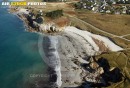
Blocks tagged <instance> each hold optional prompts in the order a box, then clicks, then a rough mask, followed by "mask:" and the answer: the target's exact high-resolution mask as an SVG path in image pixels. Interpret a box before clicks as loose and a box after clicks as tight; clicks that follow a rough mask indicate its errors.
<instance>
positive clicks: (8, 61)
mask: <svg viewBox="0 0 130 88" xmlns="http://www.w3.org/2000/svg"><path fill="white" fill-rule="evenodd" d="M38 37H39V35H38V34H36V33H28V32H26V31H25V27H24V24H23V22H22V21H21V20H20V19H19V18H18V17H16V16H15V15H13V14H9V13H8V11H7V9H5V8H0V88H26V87H25V84H26V83H28V82H31V81H33V80H34V79H35V78H31V77H30V75H31V74H43V73H44V72H45V68H46V65H45V63H44V62H43V60H42V58H41V56H40V54H39V52H38V45H37V44H38Z"/></svg>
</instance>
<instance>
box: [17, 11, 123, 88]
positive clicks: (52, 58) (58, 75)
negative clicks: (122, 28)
mask: <svg viewBox="0 0 130 88" xmlns="http://www.w3.org/2000/svg"><path fill="white" fill-rule="evenodd" d="M39 12H42V11H39ZM16 14H17V15H18V16H19V17H20V18H21V19H22V20H23V21H24V22H25V25H26V26H27V31H29V32H37V33H39V34H40V39H39V48H40V50H39V51H40V55H41V56H42V58H43V60H44V61H45V62H46V64H48V66H49V67H50V68H51V69H52V70H53V72H54V73H50V74H54V76H55V77H54V78H55V81H53V83H52V85H55V87H59V88H64V87H65V88H69V87H73V88H78V87H80V88H91V87H96V86H108V85H109V82H113V83H116V82H120V81H121V80H122V74H121V72H120V70H119V69H118V68H116V67H115V68H113V69H110V65H109V63H108V61H107V60H106V59H105V58H100V59H98V60H97V59H95V58H94V56H96V55H100V54H101V53H107V52H108V51H113V52H116V51H121V50H123V48H121V47H120V46H118V45H116V44H115V43H113V42H112V41H111V40H109V39H108V38H107V37H104V36H101V35H96V34H92V33H90V32H88V31H85V30H81V29H78V28H76V27H74V26H71V25H70V23H71V20H69V19H68V18H67V17H62V16H61V17H60V18H57V19H54V20H51V19H48V18H41V17H38V19H39V20H36V19H35V18H34V19H33V20H32V18H33V16H32V14H30V13H29V10H28V9H19V10H18V11H17V12H16ZM30 16H31V19H30ZM44 41H46V42H44ZM106 76H107V77H106ZM114 76H115V77H114ZM107 78H110V79H107ZM50 81H51V79H50ZM52 85H48V86H46V87H50V88H55V87H54V86H53V87H51V86H52ZM40 88H42V87H40Z"/></svg>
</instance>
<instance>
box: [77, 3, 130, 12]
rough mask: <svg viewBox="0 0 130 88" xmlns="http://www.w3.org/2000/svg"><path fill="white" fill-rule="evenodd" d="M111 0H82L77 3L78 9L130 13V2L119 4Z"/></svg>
mask: <svg viewBox="0 0 130 88" xmlns="http://www.w3.org/2000/svg"><path fill="white" fill-rule="evenodd" d="M121 1H122V2H123V3H124V2H127V0H117V2H121ZM117 2H115V1H109V0H100V2H99V1H97V0H81V1H80V2H78V4H77V3H76V7H77V8H78V9H88V10H92V11H94V12H100V13H109V14H130V4H117Z"/></svg>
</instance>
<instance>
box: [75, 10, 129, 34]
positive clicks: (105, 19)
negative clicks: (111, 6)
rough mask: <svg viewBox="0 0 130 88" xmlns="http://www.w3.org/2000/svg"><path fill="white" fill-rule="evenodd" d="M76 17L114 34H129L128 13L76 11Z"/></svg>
mask: <svg viewBox="0 0 130 88" xmlns="http://www.w3.org/2000/svg"><path fill="white" fill-rule="evenodd" d="M77 12H78V14H77V17H78V18H80V19H82V20H84V21H86V22H88V23H90V24H92V25H94V26H96V27H97V28H100V29H101V30H104V31H106V32H109V33H112V34H115V35H119V36H121V35H125V34H130V15H110V14H101V13H92V12H87V11H82V10H81V11H77Z"/></svg>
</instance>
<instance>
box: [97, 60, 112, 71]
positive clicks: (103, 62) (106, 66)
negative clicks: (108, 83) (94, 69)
mask: <svg viewBox="0 0 130 88" xmlns="http://www.w3.org/2000/svg"><path fill="white" fill-rule="evenodd" d="M97 63H98V64H99V66H100V67H103V70H104V71H105V72H108V71H109V69H110V65H109V63H108V61H107V59H105V58H103V57H101V58H100V59H99V60H98V61H97Z"/></svg>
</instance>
